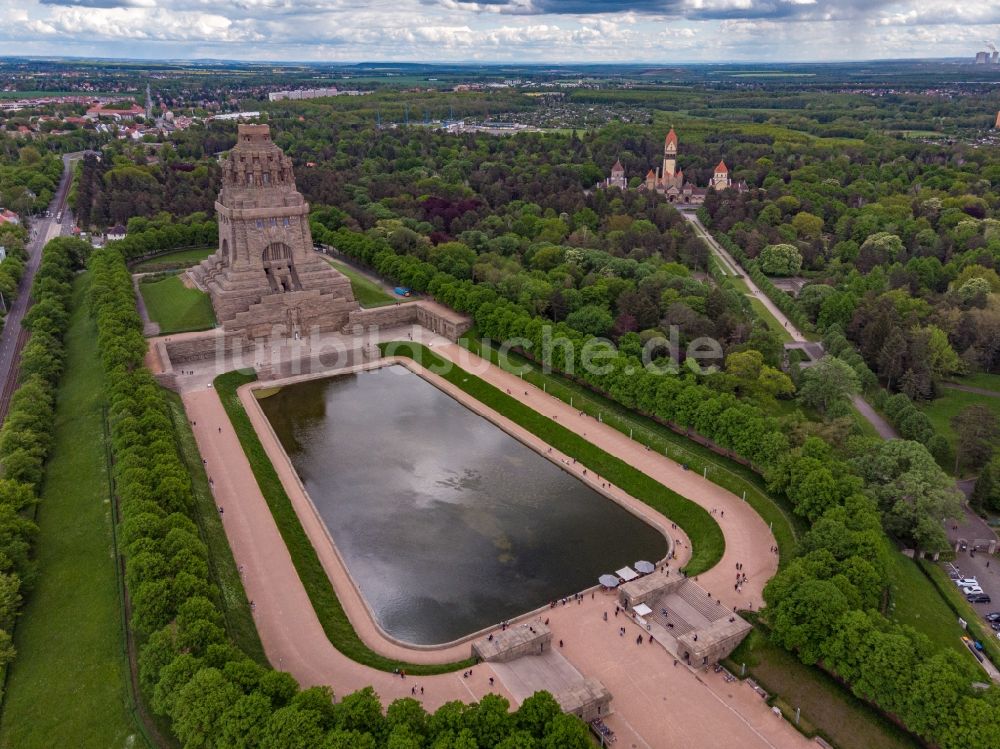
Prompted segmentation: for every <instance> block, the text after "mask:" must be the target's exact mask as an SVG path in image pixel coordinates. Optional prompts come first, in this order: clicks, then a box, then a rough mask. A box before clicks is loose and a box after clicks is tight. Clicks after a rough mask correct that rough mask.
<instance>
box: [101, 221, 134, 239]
mask: <svg viewBox="0 0 1000 749" xmlns="http://www.w3.org/2000/svg"><path fill="white" fill-rule="evenodd" d="M127 234H128V230H127V229H126V228H125V227H124V226H122V225H121V224H116V225H115V226H112V227H111V228H110V229H108V231H107V233H106V234H105V235H104V236H105V239H107V241H109V242H117V241H118V240H120V239H125V236H126V235H127Z"/></svg>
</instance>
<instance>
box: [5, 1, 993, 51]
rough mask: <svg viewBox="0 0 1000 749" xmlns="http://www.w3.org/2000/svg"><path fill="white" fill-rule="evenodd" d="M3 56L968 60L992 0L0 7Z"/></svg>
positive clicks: (982, 41)
mask: <svg viewBox="0 0 1000 749" xmlns="http://www.w3.org/2000/svg"><path fill="white" fill-rule="evenodd" d="M0 18H3V22H2V23H0V55H51V54H58V55H86V56H90V55H96V56H102V57H141V58H203V57H210V58H225V59H250V60H343V61H360V60H412V61H429V62H433V61H445V60H454V61H474V60H481V61H487V62H488V61H519V62H529V61H530V62H536V61H537V62H560V61H562V62H582V61H608V62H615V61H617V62H644V63H661V62H664V63H665V62H710V61H725V62H728V61H742V60H748V61H749V60H757V61H764V60H768V61H791V60H820V61H822V60H847V59H875V58H886V57H949V56H960V57H971V56H972V55H973V54H974V53H975V52H976V50H979V49H985V45H986V42H989V41H992V42H995V43H997V44H998V45H1000V3H998V2H997V1H996V0H968V1H965V2H957V1H956V2H942V1H941V0H479V1H478V2H473V1H470V0H368V1H367V2H363V1H362V0H0Z"/></svg>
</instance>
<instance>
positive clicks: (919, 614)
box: [887, 549, 978, 668]
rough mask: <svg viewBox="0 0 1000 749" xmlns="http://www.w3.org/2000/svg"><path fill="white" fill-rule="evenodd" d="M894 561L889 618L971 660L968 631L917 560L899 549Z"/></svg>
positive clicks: (892, 559)
mask: <svg viewBox="0 0 1000 749" xmlns="http://www.w3.org/2000/svg"><path fill="white" fill-rule="evenodd" d="M890 561H891V562H892V565H891V566H890V568H889V585H890V588H891V591H892V609H891V611H889V612H887V614H888V616H889V618H890V619H892V620H893V621H896V622H899V623H900V624H908V625H910V626H911V627H913V628H914V629H915V630H917V631H918V632H922V633H923V634H925V635H927V637H928V638H930V640H931V642H932V643H934V645H935V647H939V648H951V649H952V650H955V651H957V652H960V653H964V654H965V656H963V657H968V658H969V659H971V658H972V654H971V653H969V650H968V648H966V647H965V646H964V645H963V644H962V635H963V634H964V632H963V631H962V628H961V627H959V626H958V617H956V616H955V613H954V611H952V609H951V607H950V606H949V605H948V603H947V602H946V601H945V600H944V598H943V597H942V596H941V594H940V592H939V591H938V590H936V589H934V586H933V585H930V584H929V581H928V580H927V578H926V577H925V576H924V574H923V573H922V572H921V571H920V567H919V566H917V563H916V562H914V561H913V560H912V559H910V558H909V557H907V556H904V555H903V554H902V553H901V552H899V551H896V549H893V550H892V553H891V556H890ZM952 587H953V588H954V587H955V586H954V585H952ZM970 663H972V661H971V660H970ZM976 668H978V666H976Z"/></svg>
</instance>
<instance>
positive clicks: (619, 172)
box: [601, 159, 628, 190]
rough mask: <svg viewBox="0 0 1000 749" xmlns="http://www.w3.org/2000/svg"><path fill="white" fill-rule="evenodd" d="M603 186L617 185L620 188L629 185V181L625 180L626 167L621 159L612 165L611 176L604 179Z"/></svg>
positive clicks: (622, 188)
mask: <svg viewBox="0 0 1000 749" xmlns="http://www.w3.org/2000/svg"><path fill="white" fill-rule="evenodd" d="M601 187H617V188H618V189H620V190H624V189H625V188H626V187H628V182H627V181H626V180H625V167H623V166H622V162H621V160H620V159H619V160H618V161H616V162H615V165H614V166H613V167H611V176H610V177H608V178H607V179H605V180H604V182H603V183H602V184H601Z"/></svg>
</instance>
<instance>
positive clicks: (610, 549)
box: [260, 366, 667, 645]
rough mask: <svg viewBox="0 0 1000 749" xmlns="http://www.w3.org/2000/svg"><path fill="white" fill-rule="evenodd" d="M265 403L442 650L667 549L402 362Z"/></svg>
mask: <svg viewBox="0 0 1000 749" xmlns="http://www.w3.org/2000/svg"><path fill="white" fill-rule="evenodd" d="M260 403H261V406H262V407H263V409H264V413H265V414H266V415H267V417H268V419H269V420H270V422H271V424H272V425H273V427H274V430H275V432H276V433H277V435H278V438H279V439H280V440H281V442H282V444H283V445H284V447H285V449H286V450H287V451H288V454H289V456H290V457H291V459H292V462H293V464H294V465H295V468H296V470H297V471H298V474H299V476H300V477H301V479H302V482H303V484H305V487H306V490H307V491H308V492H309V495H310V496H311V497H312V499H313V502H314V503H315V504H316V506H317V508H318V510H319V512H320V515H321V516H322V518H323V520H324V522H325V523H326V525H327V527H328V528H329V530H330V534H331V535H332V536H333V539H334V541H335V542H336V544H337V547H338V548H339V549H340V553H341V554H342V555H343V557H344V559H345V561H346V562H347V565H348V567H349V568H350V570H351V574H352V575H353V576H354V579H355V580H356V581H357V583H358V585H359V586H360V588H361V591H362V593H363V594H364V596H365V598H366V600H367V601H368V604H369V605H370V606H371V609H372V611H373V612H374V614H375V617H376V619H377V620H378V622H379V624H380V625H381V626H382V628H383V629H385V631H386V632H388V633H389V634H390V635H392V636H393V637H396V638H399V639H400V640H404V641H406V642H411V643H416V644H424V645H426V644H436V643H442V642H448V641H450V640H454V639H457V638H459V637H462V636H464V635H467V634H469V633H471V632H474V631H476V630H479V629H482V628H483V627H487V626H490V625H492V624H495V623H497V622H499V621H501V620H503V619H508V618H512V617H514V616H516V615H518V614H521V613H524V612H525V611H528V610H531V609H533V608H536V607H538V606H541V605H544V604H545V603H547V602H549V601H550V600H554V599H557V598H561V597H563V596H567V595H571V594H572V593H573V592H575V591H578V590H582V589H583V588H586V587H589V586H591V585H594V584H596V582H597V577H598V575H600V574H602V573H604V572H613V571H614V570H616V569H618V568H619V567H622V566H623V565H626V564H632V563H633V562H635V561H636V560H638V559H648V560H651V561H657V560H659V559H661V558H663V557H664V556H665V555H666V550H667V542H666V539H664V537H663V535H662V534H661V533H660V532H659V531H657V530H656V529H654V528H652V527H651V526H649V525H647V524H646V523H645V522H643V521H642V520H640V519H638V518H636V517H635V516H634V515H632V514H630V513H629V512H628V511H626V510H624V509H622V508H621V507H619V506H618V505H617V504H615V503H614V502H612V501H611V500H608V499H606V498H605V497H603V496H602V495H600V494H598V493H597V492H594V491H593V490H591V489H590V488H588V487H587V486H586V485H584V484H582V483H581V482H580V481H578V480H577V479H575V478H574V477H573V476H571V475H569V474H568V473H566V472H565V471H563V470H562V469H561V468H560V467H559V466H558V465H557V464H553V463H552V462H550V461H549V460H547V459H546V458H543V457H542V456H540V455H538V454H537V453H536V452H534V451H533V450H531V449H530V448H528V447H525V446H524V445H522V444H521V443H520V442H518V441H517V440H516V439H514V438H513V437H510V436H509V435H508V434H506V433H505V432H503V431H502V430H501V429H499V428H498V427H496V426H495V425H493V424H492V423H490V422H489V421H487V420H486V419H484V418H482V417H480V416H478V415H477V414H475V413H473V412H472V411H469V410H468V409H466V408H465V407H464V406H463V405H461V404H460V403H458V402H457V401H455V400H454V399H452V398H451V397H449V396H448V395H446V394H445V393H442V392H441V391H440V390H438V389H437V388H435V387H434V386H433V385H431V384H430V383H428V382H427V381H425V380H423V379H422V378H420V377H419V376H417V375H415V374H413V373H412V372H410V371H409V370H407V369H406V368H404V367H401V366H392V367H386V368H384V369H380V370H375V371H371V372H364V373H360V374H352V375H343V376H339V377H335V378H332V379H326V380H314V381H312V382H307V383H301V384H297V385H293V386H291V387H287V388H284V389H283V390H281V391H280V392H278V393H277V394H275V395H272V396H270V397H267V398H264V399H263V400H261V402H260Z"/></svg>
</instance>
